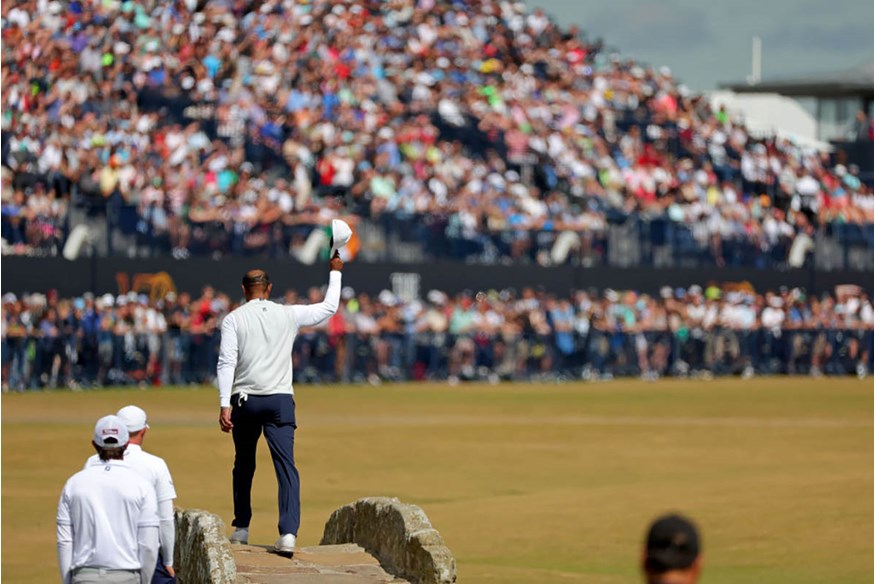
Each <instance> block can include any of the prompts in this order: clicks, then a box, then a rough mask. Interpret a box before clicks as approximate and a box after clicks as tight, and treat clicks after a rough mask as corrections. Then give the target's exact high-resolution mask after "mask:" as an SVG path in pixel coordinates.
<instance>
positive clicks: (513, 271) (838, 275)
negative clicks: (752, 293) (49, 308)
mask: <svg viewBox="0 0 876 584" xmlns="http://www.w3.org/2000/svg"><path fill="white" fill-rule="evenodd" d="M2 267H3V279H2V292H4V293H5V292H14V293H16V294H20V293H23V292H45V291H46V290H49V289H56V290H57V291H58V293H59V294H60V295H61V296H67V297H72V296H78V295H81V294H83V293H85V292H88V291H91V292H94V293H101V294H102V293H105V292H110V293H114V294H120V293H126V292H128V291H130V290H134V291H136V292H142V293H146V294H150V295H151V296H152V298H153V299H158V298H160V297H163V295H164V294H165V293H166V292H167V291H169V290H175V291H181V292H190V293H200V291H201V290H202V288H203V287H204V286H205V285H208V284H209V285H211V286H213V287H214V288H216V289H217V290H219V291H222V292H225V293H227V294H229V295H230V296H231V297H232V298H238V297H239V296H240V278H241V276H242V275H243V273H244V272H245V271H247V270H249V269H251V268H253V267H261V268H264V269H266V270H267V271H268V272H269V274H270V275H271V278H272V280H273V282H274V289H275V291H276V292H277V293H278V294H282V292H283V291H284V290H286V289H296V290H298V291H299V292H304V291H306V290H307V289H308V288H310V287H311V286H322V285H323V284H324V283H325V282H326V270H327V266H326V265H325V264H322V263H320V264H316V265H303V264H300V263H296V262H294V261H292V260H263V259H257V258H227V259H221V260H211V259H200V258H193V259H187V260H173V259H170V258H156V259H126V258H92V259H80V260H75V261H67V260H64V259H62V258H24V257H14V256H7V257H4V258H3V266H2ZM712 281H714V282H717V283H719V284H721V283H725V282H743V281H747V282H749V283H751V285H752V286H754V288H755V289H756V290H758V291H767V290H778V289H779V288H780V287H782V286H787V287H789V288H790V287H803V288H806V289H807V290H808V291H809V292H810V293H816V294H820V293H822V292H829V291H832V290H833V288H834V286H837V285H839V284H857V285H858V286H861V287H862V288H863V289H864V290H865V291H867V292H868V293H870V294H872V293H873V273H872V271H870V272H858V271H839V270H835V271H819V270H787V271H777V270H758V269H754V268H691V269H684V268H661V269H656V268H635V269H634V268H612V267H605V266H601V267H595V268H575V267H570V266H564V267H555V268H542V267H537V266H531V265H530V266H482V265H464V264H459V263H452V262H436V263H427V264H400V263H376V264H364V263H356V262H351V263H349V264H348V265H347V266H346V267H345V268H344V283H345V284H346V285H349V286H352V287H353V288H354V289H355V290H356V291H357V292H367V293H369V294H375V293H378V292H380V291H381V290H383V289H390V290H392V291H393V292H395V293H396V294H398V295H400V296H402V297H405V298H412V297H416V296H418V295H419V296H422V295H424V294H425V293H426V292H427V291H428V290H431V289H433V288H434V289H438V290H442V291H445V292H448V293H451V294H454V293H457V292H461V291H462V290H465V289H469V290H474V291H478V290H485V291H486V290H501V289H504V288H515V289H517V290H521V289H523V288H526V287H533V288H534V287H543V288H544V290H545V291H547V292H550V293H554V294H567V293H568V292H569V291H570V290H572V289H588V288H596V289H599V290H604V289H606V288H614V289H620V290H637V291H641V292H644V293H648V294H656V293H657V292H658V291H659V289H660V288H661V287H662V286H665V285H670V286H685V287H686V286H690V285H693V284H699V285H704V284H706V283H708V282H712Z"/></svg>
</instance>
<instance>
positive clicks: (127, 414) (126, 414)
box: [116, 406, 149, 432]
mask: <svg viewBox="0 0 876 584" xmlns="http://www.w3.org/2000/svg"><path fill="white" fill-rule="evenodd" d="M116 416H118V417H119V419H121V420H122V421H123V422H124V423H125V427H126V428H127V429H128V432H139V431H140V430H142V429H143V428H148V427H149V424H147V423H146V412H144V411H143V410H142V409H141V408H138V407H137V406H125V407H123V408H122V409H120V410H119V411H118V412H116Z"/></svg>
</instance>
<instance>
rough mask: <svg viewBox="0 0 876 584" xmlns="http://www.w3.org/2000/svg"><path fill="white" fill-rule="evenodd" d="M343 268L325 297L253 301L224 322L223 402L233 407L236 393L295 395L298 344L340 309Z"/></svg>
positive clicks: (331, 280)
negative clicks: (305, 330) (303, 330)
mask: <svg viewBox="0 0 876 584" xmlns="http://www.w3.org/2000/svg"><path fill="white" fill-rule="evenodd" d="M340 297H341V272H339V271H335V270H333V271H331V272H330V273H329V285H328V288H327V289H326V293H325V300H323V301H322V302H319V303H317V304H309V305H304V304H299V305H293V306H284V305H282V304H277V303H276V302H271V301H270V300H259V299H253V300H250V301H249V302H247V303H246V304H244V305H242V306H240V307H238V308H236V309H235V310H233V311H232V312H230V313H229V314H228V315H226V316H225V318H224V319H223V320H222V328H221V330H222V341H221V343H220V347H219V363H218V365H217V367H216V377H217V383H218V385H219V405H220V406H221V407H228V406H229V405H230V404H231V396H232V395H235V394H240V393H244V394H252V395H271V394H275V393H288V394H292V393H293V389H292V345H293V344H294V343H295V336H296V335H297V334H298V329H299V328H300V327H307V326H315V325H317V324H319V323H321V322H323V321H325V320H327V319H328V318H330V317H331V316H332V315H333V314H334V313H335V312H337V310H338V303H339V301H340Z"/></svg>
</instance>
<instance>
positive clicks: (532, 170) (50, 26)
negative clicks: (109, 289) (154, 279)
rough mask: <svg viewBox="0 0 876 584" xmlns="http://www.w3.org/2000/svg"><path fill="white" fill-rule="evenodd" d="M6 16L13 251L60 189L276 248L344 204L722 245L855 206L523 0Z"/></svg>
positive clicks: (853, 210)
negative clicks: (672, 233) (625, 229)
mask: <svg viewBox="0 0 876 584" xmlns="http://www.w3.org/2000/svg"><path fill="white" fill-rule="evenodd" d="M2 16H3V20H2V35H3V48H2V84H3V88H4V92H3V97H2V105H3V108H2V109H3V119H2V128H3V149H2V164H3V182H4V188H3V191H2V193H3V194H2V196H3V201H2V231H3V233H2V235H3V239H4V240H5V242H6V246H5V251H6V252H7V253H28V252H33V251H34V250H43V251H46V250H48V252H49V253H51V250H56V251H57V249H58V248H60V247H61V246H62V245H63V243H64V241H65V239H66V237H67V236H68V235H69V233H70V230H71V228H72V226H71V225H70V221H69V214H70V208H71V205H75V206H80V207H83V208H85V209H87V210H88V212H89V213H91V214H94V215H96V216H100V217H102V216H104V215H105V216H106V220H107V226H108V228H109V231H110V233H112V232H113V231H114V230H117V229H122V230H126V231H127V232H131V233H136V234H137V235H138V237H141V238H142V239H143V240H144V241H147V242H148V244H149V245H150V246H153V247H154V249H155V250H156V253H166V254H173V256H174V257H178V258H181V257H187V256H188V255H190V254H198V255H214V256H221V255H223V254H241V253H249V254H267V253H290V252H291V253H293V254H294V252H295V251H296V250H298V249H299V248H300V247H302V246H303V245H304V243H305V241H306V238H307V236H308V234H309V231H310V229H312V228H313V226H314V225H320V224H325V222H326V221H327V220H329V219H331V218H333V217H335V216H339V215H344V216H348V217H349V216H354V217H363V218H368V219H369V220H372V219H373V220H380V219H381V218H385V217H388V218H391V219H392V220H393V221H392V222H391V223H388V224H389V225H393V226H395V227H398V226H399V225H404V224H407V225H414V226H425V228H426V229H427V230H428V231H429V233H431V234H432V235H433V236H437V237H439V238H442V239H444V240H447V241H449V242H451V243H452V244H453V245H450V246H449V250H450V253H452V254H453V255H454V256H456V257H465V258H481V257H495V256H496V255H497V254H498V255H500V256H502V257H505V258H510V259H512V260H516V259H523V258H526V257H528V256H529V255H531V254H530V251H531V248H532V246H533V245H534V240H535V237H536V235H535V234H537V233H538V232H561V233H562V232H568V233H572V234H593V233H597V234H598V233H600V232H601V231H604V229H605V228H606V225H607V224H609V223H611V222H618V221H623V220H625V218H627V217H629V216H636V217H639V218H642V219H644V220H649V219H652V218H661V219H664V220H666V221H669V222H671V223H673V224H676V225H678V226H681V227H684V229H686V230H688V231H689V232H690V235H691V237H692V238H693V240H694V241H695V242H696V243H697V244H698V245H700V246H702V247H705V248H707V249H710V250H711V252H712V256H713V258H712V259H713V261H714V262H715V263H717V264H719V265H721V264H723V263H724V262H725V261H726V257H725V255H726V254H725V253H724V252H723V251H722V242H728V241H729V242H734V241H738V242H744V243H746V244H748V245H751V246H754V247H755V248H756V249H761V250H764V251H767V250H771V249H773V248H776V247H779V248H781V249H783V250H787V248H788V247H789V246H790V245H791V242H793V241H794V240H795V239H796V238H797V237H798V236H800V234H803V235H804V236H805V237H810V236H811V234H812V233H813V232H814V231H815V230H817V229H819V228H821V227H823V226H825V225H829V224H837V223H839V224H865V225H870V224H872V222H873V191H872V187H871V186H868V185H867V184H865V183H864V182H862V180H861V178H860V177H859V170H858V169H857V168H856V167H854V166H853V165H849V166H844V165H842V164H834V165H832V164H831V163H830V158H829V156H828V155H827V154H826V153H823V152H819V151H817V150H814V149H812V148H807V147H802V146H799V145H796V144H794V143H792V142H791V141H788V140H781V139H755V138H754V137H752V136H750V135H749V134H748V133H747V132H746V130H745V127H744V125H743V123H742V120H738V119H734V118H732V117H731V116H730V115H728V113H727V112H726V111H723V110H720V111H713V110H712V109H711V108H710V106H709V104H708V100H706V99H704V98H702V97H701V96H699V95H696V94H694V93H692V92H691V91H689V90H688V89H687V88H686V87H685V86H684V85H682V84H679V83H678V82H677V81H676V80H675V79H674V78H673V76H672V74H671V71H669V70H668V69H667V68H665V67H664V68H653V67H650V66H646V65H642V64H639V63H636V62H634V61H630V60H627V59H624V58H621V57H620V56H618V55H617V54H615V53H612V52H609V51H607V50H606V49H605V47H604V46H603V45H602V43H601V41H598V40H588V38H587V37H586V36H585V35H584V34H583V33H582V32H581V31H579V30H578V29H577V28H575V27H571V28H561V27H559V26H558V25H556V24H555V23H554V22H552V20H551V19H550V18H548V17H547V16H546V15H545V14H544V13H543V12H542V11H541V10H540V9H536V10H531V11H530V10H527V9H526V8H525V6H524V5H523V4H522V3H521V2H510V1H506V0H503V1H495V0H467V1H464V0H386V1H377V0H365V1H356V2H351V1H328V0H267V1H260V0H255V1H248V0H233V1H232V0H220V1H212V2H196V1H195V0H173V1H161V2H159V1H158V0H124V1H121V0H9V1H8V2H4V3H3V6H2ZM864 118H865V119H864V120H862V121H861V124H862V127H863V125H867V124H870V122H869V120H867V119H866V116H864ZM867 127H870V126H867ZM871 139H872V138H871ZM399 222H401V223H399ZM500 233H502V234H507V236H506V237H504V238H503V239H502V240H501V241H502V242H504V243H503V245H502V246H501V249H498V250H496V249H494V248H495V247H496V246H495V245H494V244H495V241H496V239H495V237H494V236H495V235H496V234H500ZM436 234H437V235H436ZM589 237H591V235H588V238H587V239H586V241H582V242H571V243H569V245H572V246H575V245H577V246H579V247H580V246H587V245H590V239H589ZM109 245H110V250H109V251H110V253H113V250H112V249H111V247H112V244H111V241H110V244H109ZM870 245H871V246H872V239H871V240H870Z"/></svg>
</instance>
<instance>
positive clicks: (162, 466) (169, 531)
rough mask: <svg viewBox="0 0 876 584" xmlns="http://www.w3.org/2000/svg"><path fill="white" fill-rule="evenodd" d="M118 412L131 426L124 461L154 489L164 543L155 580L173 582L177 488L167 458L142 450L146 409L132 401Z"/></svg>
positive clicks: (94, 462) (163, 583)
mask: <svg viewBox="0 0 876 584" xmlns="http://www.w3.org/2000/svg"><path fill="white" fill-rule="evenodd" d="M116 416H118V418H119V419H121V420H122V422H124V424H125V427H126V428H127V430H128V436H129V439H128V447H127V448H126V449H125V458H124V459H125V462H126V463H128V465H129V466H130V467H131V470H133V471H134V472H136V473H137V474H138V475H140V476H141V477H143V478H144V479H145V480H146V482H148V483H149V485H150V486H151V487H152V489H153V490H154V492H155V500H156V502H157V504H158V520H159V542H160V544H161V545H160V548H159V553H158V563H157V564H156V567H155V574H154V575H153V576H152V583H153V584H171V583H172V582H175V581H176V573H175V572H174V569H173V548H174V544H175V540H176V534H175V532H174V521H173V500H174V499H176V489H174V486H173V479H172V478H171V476H170V470H168V468H167V463H165V462H164V459H162V458H161V457H158V456H155V455H154V454H150V453H148V452H146V451H145V450H143V441H144V439H145V438H146V432H147V430H149V424H148V423H147V421H146V412H145V411H143V410H142V409H141V408H138V407H137V406H133V405H131V406H125V407H123V408H122V409H120V410H119V411H118V412H117V413H116ZM100 464H102V463H101V460H100V457H99V456H97V455H94V456H92V457H91V458H89V459H88V461H87V462H86V463H85V468H89V467H90V466H95V465H100Z"/></svg>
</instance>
